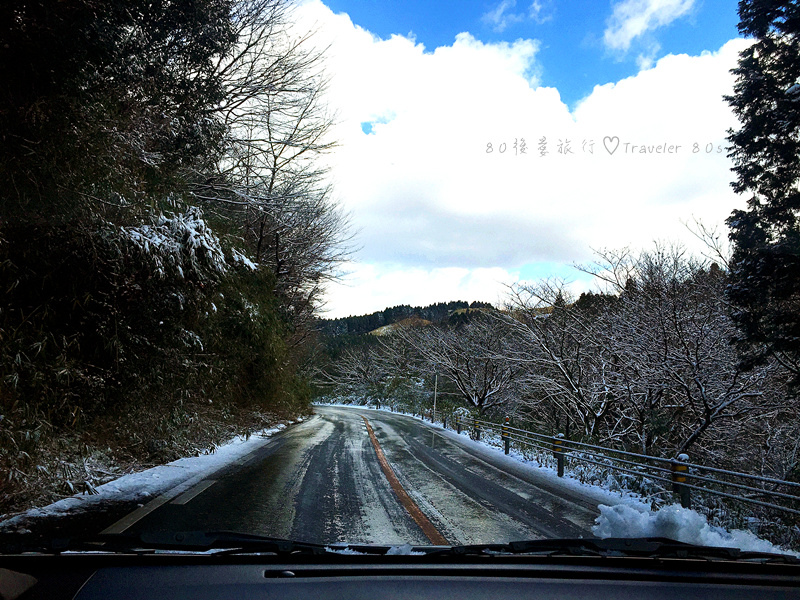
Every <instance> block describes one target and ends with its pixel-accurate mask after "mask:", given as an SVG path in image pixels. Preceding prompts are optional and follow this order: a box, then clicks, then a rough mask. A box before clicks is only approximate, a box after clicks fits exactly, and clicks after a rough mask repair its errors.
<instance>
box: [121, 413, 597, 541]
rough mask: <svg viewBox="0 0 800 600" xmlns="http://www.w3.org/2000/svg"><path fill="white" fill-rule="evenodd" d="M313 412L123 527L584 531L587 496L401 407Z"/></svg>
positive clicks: (471, 534)
mask: <svg viewBox="0 0 800 600" xmlns="http://www.w3.org/2000/svg"><path fill="white" fill-rule="evenodd" d="M315 412H316V414H315V415H314V416H313V417H312V418H310V419H308V420H306V421H304V422H303V423H299V424H297V425H294V426H292V427H290V428H288V429H287V430H285V431H283V432H281V433H280V434H278V435H276V436H275V437H274V438H272V439H271V441H270V442H269V443H268V444H266V445H265V446H264V447H263V448H262V449H261V450H259V451H258V452H257V453H256V454H255V455H254V456H253V457H252V458H251V459H250V460H249V461H248V462H247V463H246V464H245V465H243V466H240V465H236V466H231V467H230V468H229V469H227V470H226V471H225V472H222V473H217V474H216V475H215V476H214V479H207V480H204V481H202V482H200V483H199V484H197V485H196V486H194V487H193V488H192V489H190V490H188V491H186V492H184V493H183V494H181V495H180V496H178V497H176V498H174V499H172V500H171V501H170V502H167V503H164V504H163V505H161V506H159V507H158V508H157V509H155V510H153V511H152V512H150V513H149V514H147V515H146V516H144V517H143V518H141V519H140V520H138V521H136V522H135V523H133V524H132V525H131V526H130V527H129V528H128V529H127V531H129V532H141V531H146V530H155V529H168V530H172V531H178V530H206V531H208V530H220V529H224V530H234V531H243V532H250V533H258V534H264V535H270V536H275V537H281V538H290V539H294V540H303V541H308V542H318V543H337V542H349V543H375V544H402V543H410V544H430V543H432V540H435V541H436V542H437V543H442V542H443V541H446V542H448V543H450V544H469V543H479V542H506V541H510V540H520V539H538V538H552V537H582V536H583V537H588V536H590V535H591V533H590V528H591V525H592V523H593V522H594V519H595V517H596V516H597V515H598V514H599V513H598V510H597V506H596V503H594V502H592V501H591V499H589V498H588V497H585V496H582V495H580V493H579V492H576V491H574V490H571V489H569V488H563V487H562V486H559V485H558V484H557V483H556V484H554V483H553V482H552V480H551V479H548V478H547V477H544V476H538V475H537V474H536V472H535V471H533V470H531V469H526V468H523V467H522V466H515V465H514V464H512V463H510V462H509V461H504V460H502V458H503V457H502V456H500V455H498V456H493V455H492V454H493V453H491V452H480V451H477V450H475V449H474V448H470V447H469V446H468V445H467V444H463V443H461V442H459V441H458V440H457V439H454V437H453V436H450V435H447V434H444V433H442V431H441V430H438V429H436V428H433V427H430V426H428V425H427V424H424V423H421V422H420V421H418V420H416V419H411V418H409V417H406V416H402V415H397V414H392V413H387V412H384V411H375V410H369V409H363V408H358V407H352V408H351V407H332V406H318V407H316V410H315ZM369 429H371V430H372V432H373V439H371V437H370V432H369ZM379 454H383V456H384V457H385V459H384V460H383V462H384V463H386V464H384V465H382V464H381V461H379ZM387 466H388V468H389V471H390V472H391V473H392V474H393V475H394V479H395V481H394V482H392V481H390V479H391V475H390V474H389V472H387V471H386V467H387ZM398 486H400V487H401V488H402V490H399V489H398ZM404 496H405V497H404ZM411 507H416V510H418V511H421V513H422V515H419V514H417V515H415V514H414V509H413V508H411ZM420 517H421V518H420ZM425 523H427V524H428V525H427V526H426V525H425ZM428 526H430V527H432V528H434V529H433V530H432V529H430V528H428ZM437 533H438V537H436V535H435V534H437Z"/></svg>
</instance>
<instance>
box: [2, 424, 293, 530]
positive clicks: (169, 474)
mask: <svg viewBox="0 0 800 600" xmlns="http://www.w3.org/2000/svg"><path fill="white" fill-rule="evenodd" d="M302 420H303V418H302V417H300V418H298V419H296V420H295V421H294V422H301V421H302ZM285 428H286V425H285V424H280V425H277V426H275V427H271V428H269V429H264V430H261V431H258V432H256V433H254V434H252V435H249V436H237V437H235V438H233V439H231V440H230V441H228V442H227V443H226V444H224V445H221V446H217V447H216V448H215V449H213V450H210V451H206V453H204V454H201V455H199V456H190V457H187V458H181V459H178V460H176V461H173V462H171V463H168V464H165V465H160V466H158V467H153V468H152V469H147V470H146V471H141V472H139V473H130V474H129V475H124V476H123V477H120V478H119V479H115V480H114V481H109V482H108V483H106V484H104V485H101V486H98V487H97V488H96V490H97V493H96V494H86V493H82V494H75V495H74V496H70V497H69V498H64V499H62V500H59V501H58V502H54V503H53V504H50V505H48V506H44V507H42V508H32V509H30V510H28V511H26V512H24V513H22V514H19V515H16V516H14V517H11V518H10V519H6V520H5V521H2V522H0V533H26V532H27V527H28V525H29V524H30V523H31V521H33V520H36V519H41V518H44V517H56V516H66V515H74V514H77V513H80V512H84V511H90V510H97V509H99V508H101V507H102V506H103V505H106V504H108V503H110V502H142V503H144V502H148V501H150V500H151V499H153V498H155V497H157V496H160V495H161V494H163V493H165V492H167V491H169V490H171V489H173V488H175V487H177V486H179V485H181V484H182V483H184V482H186V481H188V480H190V479H198V480H201V479H204V478H206V477H208V476H210V475H211V474H212V473H214V472H216V471H218V470H219V469H222V468H223V467H225V466H227V465H228V464H230V463H232V462H234V461H236V460H237V459H240V458H242V457H244V456H246V455H248V454H250V453H251V452H254V451H256V450H258V449H259V448H260V447H262V446H263V445H265V444H266V443H267V442H268V438H270V437H271V436H273V435H274V434H276V433H278V432H279V431H282V430H284V429H285Z"/></svg>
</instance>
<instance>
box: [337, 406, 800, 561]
mask: <svg viewBox="0 0 800 600" xmlns="http://www.w3.org/2000/svg"><path fill="white" fill-rule="evenodd" d="M324 406H341V407H347V408H362V409H369V410H380V411H384V412H387V413H390V414H403V415H405V416H408V417H411V418H414V419H417V420H419V421H421V422H422V423H423V424H425V425H426V426H428V427H432V428H435V429H437V430H439V431H440V432H442V433H443V434H445V435H447V436H448V437H450V438H452V439H455V440H458V442H459V443H461V444H463V445H464V446H467V447H469V448H470V449H471V450H473V451H474V452H476V453H483V454H487V455H488V454H491V457H492V459H493V460H494V461H495V462H500V463H505V464H507V465H508V466H510V467H512V466H513V467H516V468H519V467H520V466H524V467H525V468H526V470H529V472H530V473H531V474H535V476H538V477H544V478H546V479H547V480H548V482H549V483H551V484H553V485H559V486H561V487H564V488H566V489H569V490H570V491H571V492H573V493H577V494H580V495H583V496H587V497H589V498H591V499H592V500H593V501H595V502H598V509H599V511H600V515H599V516H598V517H597V519H596V520H595V526H594V527H593V528H592V533H594V535H596V536H597V537H599V538H608V537H623V538H624V537H666V538H670V539H673V540H676V541H678V542H685V543H688V544H698V545H703V546H719V547H726V548H739V549H740V550H744V551H753V552H773V553H779V554H787V553H791V554H797V553H796V552H794V551H792V550H787V549H785V548H781V547H779V546H775V545H774V544H772V543H771V542H769V541H767V540H765V539H762V538H759V537H758V536H756V535H755V534H754V533H752V532H750V531H745V530H741V529H734V530H732V531H728V530H726V529H723V528H722V527H715V526H712V525H709V524H708V521H707V520H706V517H705V516H703V515H702V514H700V513H698V512H697V511H695V510H692V509H688V508H683V507H681V506H680V505H679V504H670V505H666V506H662V507H661V508H660V509H658V510H652V509H651V507H650V504H649V503H648V502H647V500H646V499H645V498H643V497H642V496H640V495H638V494H636V493H635V492H631V491H629V490H625V491H624V492H623V493H620V492H618V491H616V490H615V491H612V490H609V489H607V488H604V487H601V486H598V485H595V484H591V483H583V482H581V481H578V480H577V479H574V478H572V477H570V476H569V473H567V474H566V476H565V477H558V475H557V473H556V470H555V469H552V468H550V467H546V466H542V465H540V464H539V463H537V462H536V461H535V460H531V459H529V458H526V457H525V456H524V455H523V454H522V453H520V452H517V451H514V450H513V449H512V451H511V452H510V453H509V455H508V456H506V455H505V454H504V452H503V450H502V448H500V447H497V446H494V445H490V444H488V443H486V442H485V441H476V440H473V439H471V438H470V437H469V435H468V433H467V432H466V430H465V431H464V432H462V433H461V434H458V433H456V432H455V431H452V430H450V429H445V428H444V427H442V425H441V424H440V423H435V424H432V423H429V422H427V421H425V420H423V419H421V418H420V417H418V416H416V415H412V414H410V413H400V412H397V411H390V410H387V409H384V408H380V409H376V408H372V407H367V406H358V405H355V406H354V405H352V404H350V405H348V404H325V405H324ZM798 555H799V556H800V554H798Z"/></svg>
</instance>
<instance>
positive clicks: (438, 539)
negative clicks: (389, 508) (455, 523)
mask: <svg viewBox="0 0 800 600" xmlns="http://www.w3.org/2000/svg"><path fill="white" fill-rule="evenodd" d="M361 418H362V419H364V423H366V425H367V432H368V433H369V439H370V440H371V441H372V447H373V448H375V454H377V455H378V463H379V464H380V465H381V470H382V471H383V474H384V475H385V476H386V479H387V480H388V481H389V486H390V487H391V488H392V490H393V491H394V493H395V494H396V495H397V499H398V500H400V504H402V505H403V508H405V509H406V511H407V512H408V514H409V515H410V516H411V518H412V519H414V522H415V523H416V524H417V525H419V528H420V529H422V533H424V534H425V537H427V538H428V540H430V542H431V544H434V545H436V546H449V545H450V542H448V541H447V539H446V538H445V537H444V536H443V535H442V534H441V533H439V530H438V529H436V527H435V526H434V524H433V523H431V522H430V520H428V517H426V516H425V513H423V512H422V510H421V509H420V507H419V506H418V505H417V503H416V502H414V500H413V498H411V496H409V495H408V492H406V490H405V489H404V488H403V486H402V485H401V483H400V480H399V479H397V475H395V473H394V470H393V469H392V466H391V465H390V464H389V461H388V460H386V455H385V454H384V453H383V449H382V448H381V445H380V444H379V443H378V438H377V437H375V432H374V431H372V425H370V424H369V421H368V420H367V417H365V416H364V415H361Z"/></svg>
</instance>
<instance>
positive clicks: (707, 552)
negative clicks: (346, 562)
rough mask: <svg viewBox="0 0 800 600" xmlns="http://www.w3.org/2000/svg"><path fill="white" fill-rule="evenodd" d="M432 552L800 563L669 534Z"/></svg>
mask: <svg viewBox="0 0 800 600" xmlns="http://www.w3.org/2000/svg"><path fill="white" fill-rule="evenodd" d="M427 554H428V555H429V556H430V555H467V554H472V555H493V554H494V555H497V554H505V555H508V554H516V555H545V556H601V557H643V558H692V559H706V560H713V559H717V560H742V561H752V560H762V561H776V562H785V563H789V564H800V559H798V558H797V557H796V556H793V555H790V554H774V553H770V552H750V551H743V550H740V549H738V548H726V547H718V546H698V545H694V544H687V543H684V542H678V541H675V540H671V539H668V538H605V539H601V538H567V539H555V540H524V541H516V542H509V543H508V544H473V545H469V546H453V547H451V548H440V549H436V550H430V551H429V552H427Z"/></svg>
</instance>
